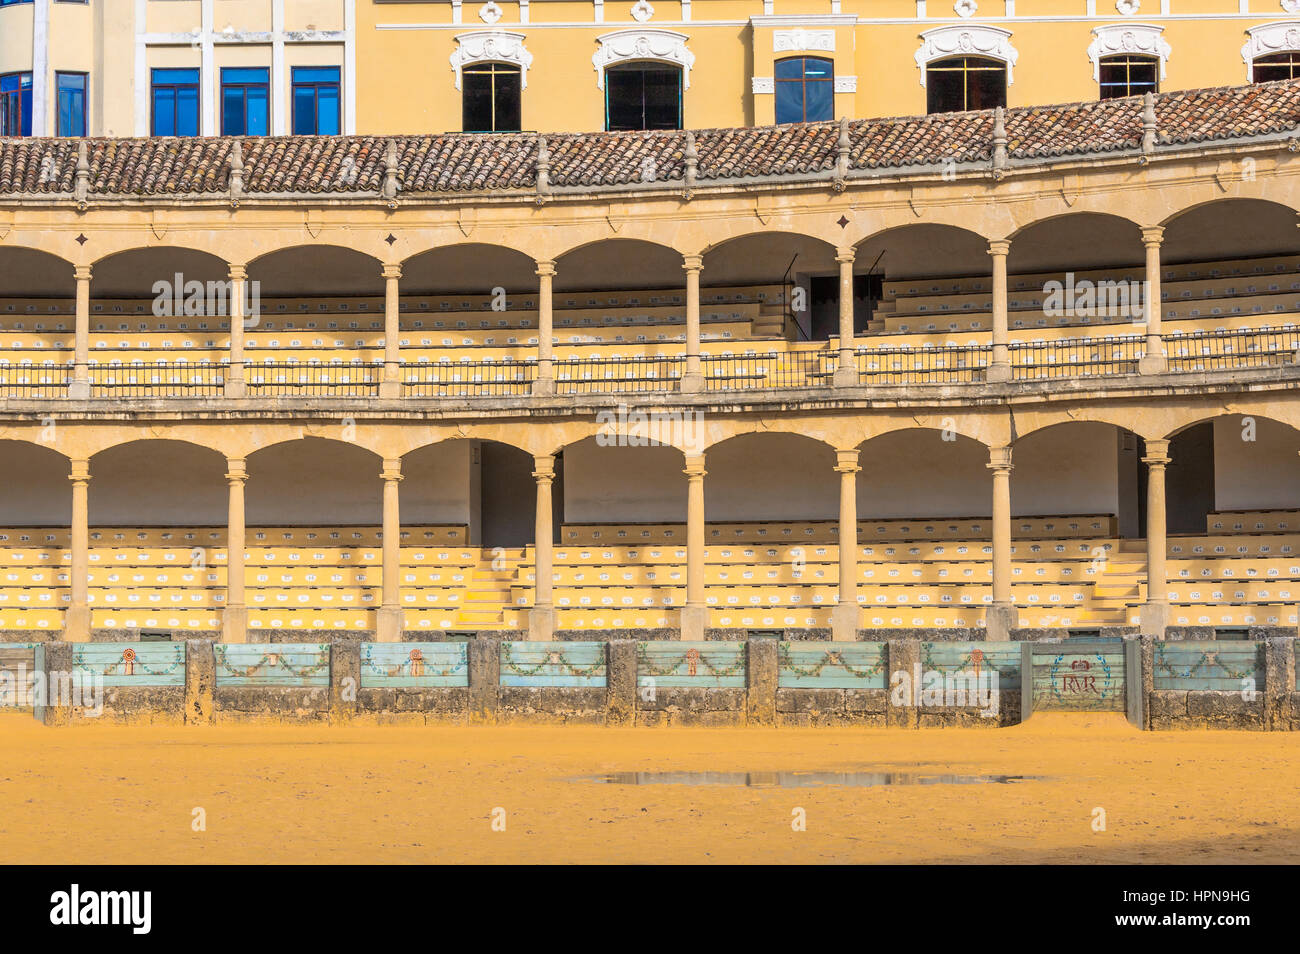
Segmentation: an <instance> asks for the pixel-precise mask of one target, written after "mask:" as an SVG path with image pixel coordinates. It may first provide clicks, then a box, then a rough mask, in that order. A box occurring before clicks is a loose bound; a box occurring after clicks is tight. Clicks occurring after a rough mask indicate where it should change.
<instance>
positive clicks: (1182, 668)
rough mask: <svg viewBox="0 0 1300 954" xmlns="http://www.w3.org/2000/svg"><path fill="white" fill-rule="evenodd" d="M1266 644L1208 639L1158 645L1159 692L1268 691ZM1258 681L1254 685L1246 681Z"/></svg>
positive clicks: (1156, 674) (1156, 651) (1156, 661)
mask: <svg viewBox="0 0 1300 954" xmlns="http://www.w3.org/2000/svg"><path fill="white" fill-rule="evenodd" d="M1264 645H1265V644H1264V643H1256V642H1251V641H1246V640H1204V641H1197V642H1164V641H1158V642H1156V644H1155V673H1154V681H1153V687H1154V688H1156V689H1186V690H1192V691H1206V690H1217V691H1220V692H1241V691H1243V690H1244V689H1253V690H1256V691H1258V690H1261V689H1263V688H1264V671H1265V667H1264ZM1251 679H1253V680H1254V685H1253V686H1252V685H1250V684H1249V683H1247V682H1246V680H1251Z"/></svg>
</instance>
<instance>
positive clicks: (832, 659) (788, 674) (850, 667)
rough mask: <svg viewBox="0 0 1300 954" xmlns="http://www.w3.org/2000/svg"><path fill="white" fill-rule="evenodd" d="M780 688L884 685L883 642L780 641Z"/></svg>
mask: <svg viewBox="0 0 1300 954" xmlns="http://www.w3.org/2000/svg"><path fill="white" fill-rule="evenodd" d="M778 659H779V668H778V670H777V686H778V688H781V689H884V688H885V685H886V682H887V676H886V673H885V661H886V654H885V644H884V643H837V642H829V641H826V642H815V641H811V640H810V641H808V642H783V643H781V644H780V647H779V650H778Z"/></svg>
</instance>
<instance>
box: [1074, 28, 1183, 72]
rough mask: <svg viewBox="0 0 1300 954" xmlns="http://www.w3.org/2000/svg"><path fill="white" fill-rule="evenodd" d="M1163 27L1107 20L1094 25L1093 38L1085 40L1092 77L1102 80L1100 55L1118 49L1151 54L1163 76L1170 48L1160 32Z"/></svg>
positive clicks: (1117, 52)
mask: <svg viewBox="0 0 1300 954" xmlns="http://www.w3.org/2000/svg"><path fill="white" fill-rule="evenodd" d="M1164 31H1165V28H1164V27H1159V26H1154V25H1152V24H1149V23H1108V24H1106V25H1105V26H1099V27H1094V28H1093V31H1092V42H1091V43H1089V44H1088V59H1090V60H1092V78H1093V80H1095V81H1097V82H1100V81H1101V58H1102V57H1103V56H1115V55H1116V54H1121V53H1136V54H1139V55H1142V56H1154V57H1156V59H1158V60H1159V61H1160V78H1161V79H1164V78H1165V64H1166V63H1167V62H1168V61H1169V53H1170V52H1171V50H1170V46H1169V42H1168V41H1167V40H1165V38H1164V37H1163V36H1162V35H1161V34H1163V33H1164Z"/></svg>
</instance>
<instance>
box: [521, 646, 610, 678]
mask: <svg viewBox="0 0 1300 954" xmlns="http://www.w3.org/2000/svg"><path fill="white" fill-rule="evenodd" d="M500 678H501V685H503V686H557V687H558V686H564V687H587V688H602V689H603V688H604V687H605V644H604V643H602V642H564V643H557V642H523V641H519V642H502V643H501V677H500Z"/></svg>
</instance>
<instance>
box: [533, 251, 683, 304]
mask: <svg viewBox="0 0 1300 954" xmlns="http://www.w3.org/2000/svg"><path fill="white" fill-rule="evenodd" d="M683 262H684V259H683V257H682V253H681V252H679V251H677V250H676V249H675V248H672V247H670V246H667V245H663V244H661V243H659V242H652V241H650V240H649V239H641V238H601V239H594V240H592V241H590V242H584V243H582V244H581V245H576V246H574V247H573V248H569V249H566V250H565V251H564V252H562V253H560V254H559V255H557V256H556V257H555V291H556V292H572V291H614V290H618V291H627V290H639V289H658V288H674V289H675V288H685V286H686V273H685V272H684V271H683V270H682V265H683ZM630 275H635V276H637V279H636V282H635V283H632V285H630V283H629V278H628V276H630Z"/></svg>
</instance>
